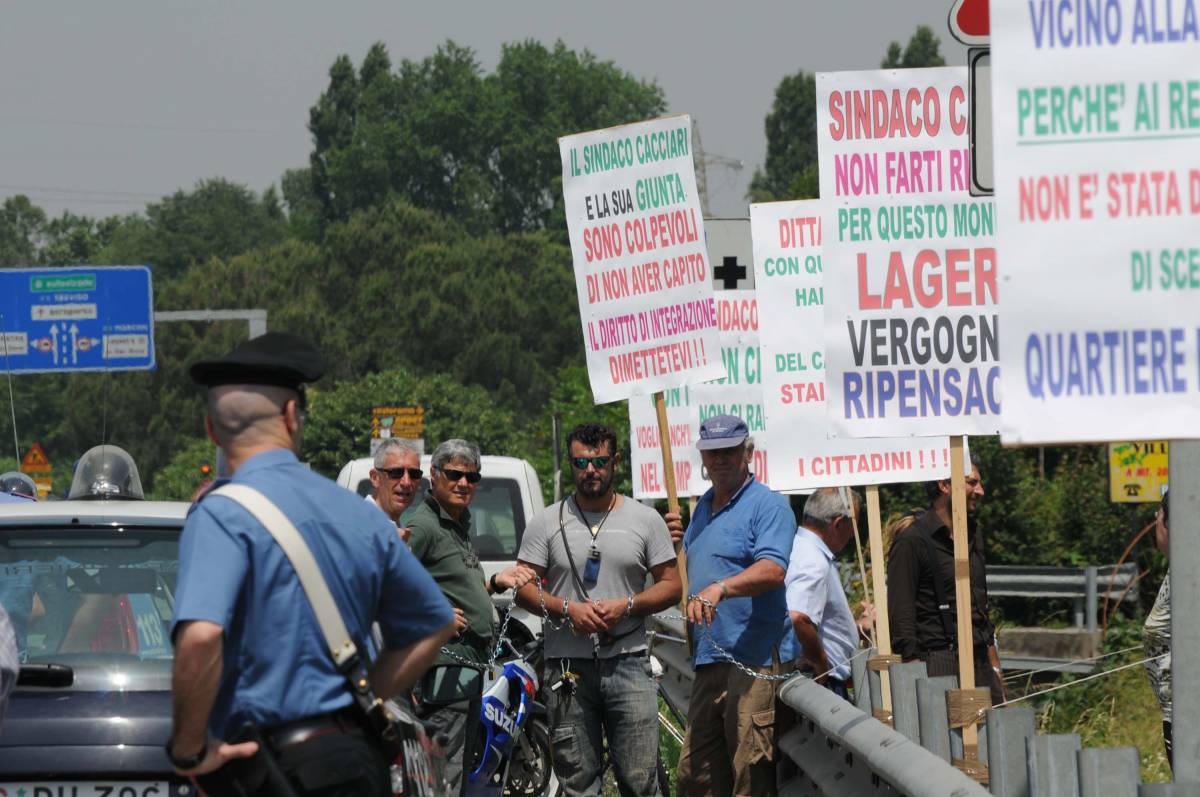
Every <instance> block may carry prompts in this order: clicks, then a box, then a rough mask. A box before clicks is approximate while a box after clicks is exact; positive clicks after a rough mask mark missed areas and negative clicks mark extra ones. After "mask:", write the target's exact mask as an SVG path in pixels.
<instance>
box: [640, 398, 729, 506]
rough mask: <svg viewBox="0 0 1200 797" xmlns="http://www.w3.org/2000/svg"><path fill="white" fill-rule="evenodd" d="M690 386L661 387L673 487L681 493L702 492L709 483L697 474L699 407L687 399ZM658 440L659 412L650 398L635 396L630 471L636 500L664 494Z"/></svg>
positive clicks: (665, 490) (665, 492) (663, 478)
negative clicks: (664, 406) (672, 470)
mask: <svg viewBox="0 0 1200 797" xmlns="http://www.w3.org/2000/svg"><path fill="white" fill-rule="evenodd" d="M690 390H691V389H690V388H687V387H677V388H672V389H670V390H664V391H663V399H664V401H665V403H666V407H667V433H668V435H669V436H670V440H671V455H672V457H671V458H672V466H673V467H674V472H675V489H676V491H677V492H676V494H677V495H679V496H683V497H686V496H691V495H702V494H703V493H704V491H705V490H707V489H708V487H709V483H708V482H707V481H704V480H702V479H701V478H700V452H699V451H698V450H696V440H697V439H698V438H699V435H700V432H699V430H700V420H699V415H698V413H699V409H698V408H697V407H696V406H695V405H693V404H692V403H691V401H690V398H689V394H690ZM659 440H660V437H659V431H658V414H657V412H656V411H655V407H654V401H653V399H652V398H651V397H650V396H634V397H633V398H631V399H630V400H629V458H630V465H629V472H630V478H631V479H632V480H633V497H634V498H637V499H638V500H641V499H643V498H651V499H659V498H666V497H667V481H666V478H665V476H664V473H663V457H662V449H661V445H660V442H659Z"/></svg>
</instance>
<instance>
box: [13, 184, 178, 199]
mask: <svg viewBox="0 0 1200 797" xmlns="http://www.w3.org/2000/svg"><path fill="white" fill-rule="evenodd" d="M0 191H37V192H40V193H46V192H52V193H56V194H84V195H87V194H103V195H104V196H125V197H138V198H145V199H159V198H161V197H164V196H166V194H163V193H154V192H150V191H118V190H115V189H112V190H110V189H107V188H55V187H53V186H48V185H5V184H0Z"/></svg>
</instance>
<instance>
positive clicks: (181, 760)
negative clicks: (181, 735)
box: [167, 736, 208, 772]
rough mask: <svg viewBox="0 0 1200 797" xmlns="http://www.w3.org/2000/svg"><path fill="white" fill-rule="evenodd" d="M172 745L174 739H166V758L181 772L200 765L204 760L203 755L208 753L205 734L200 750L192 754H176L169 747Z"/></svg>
mask: <svg viewBox="0 0 1200 797" xmlns="http://www.w3.org/2000/svg"><path fill="white" fill-rule="evenodd" d="M174 745H175V740H174V739H173V738H172V739H169V740H168V741H167V760H168V761H170V762H171V766H173V767H175V768H176V769H178V770H180V771H183V772H186V771H187V770H189V769H195V768H196V767H198V766H200V763H201V762H202V761H204V757H205V756H207V755H208V737H207V736H206V737H205V738H204V746H203V747H201V748H200V752H198V753H196V754H194V755H189V756H177V755H175V753H174V752H173V751H172V749H171V748H172V747H174Z"/></svg>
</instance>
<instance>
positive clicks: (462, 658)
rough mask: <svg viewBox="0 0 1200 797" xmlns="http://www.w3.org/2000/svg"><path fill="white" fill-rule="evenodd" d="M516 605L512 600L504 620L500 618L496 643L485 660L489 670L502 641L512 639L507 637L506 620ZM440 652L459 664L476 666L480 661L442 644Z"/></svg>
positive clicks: (500, 648)
mask: <svg viewBox="0 0 1200 797" xmlns="http://www.w3.org/2000/svg"><path fill="white" fill-rule="evenodd" d="M516 605H517V604H516V602H515V601H514V602H513V604H512V605H510V606H509V607H508V611H507V612H505V613H504V620H502V621H501V622H500V632H499V633H498V634H497V635H496V643H495V644H494V645H492V652H491V655H490V656H489V657H488V660H487V667H488V669H489V670H491V669H494V668H495V666H496V659H498V658H499V657H500V653H501V651H503V650H504V643H505V642H511V641H512V640H511V639H509V637H508V621H509V619H511V618H512V613H513V609H514V608H516ZM442 653H443V654H444V655H445V656H448V657H449V658H450V659H451V660H453V661H456V662H458V663H459V664H467V665H470V666H471V667H478V666H479V665H480V663H481V662H478V661H476V660H474V659H468V658H466V657H465V656H460V655H459V654H457V653H455V652H454V651H453V650H450V649H449V648H447V647H446V646H444V645H443V646H442Z"/></svg>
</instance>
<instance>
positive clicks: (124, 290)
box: [0, 266, 154, 373]
mask: <svg viewBox="0 0 1200 797" xmlns="http://www.w3.org/2000/svg"><path fill="white" fill-rule="evenodd" d="M153 319H154V294H153V291H152V289H151V285H150V269H149V268H147V267H146V266H88V267H82V266H81V267H70V268H46V269H27V268H14V269H0V370H3V369H10V370H11V371H12V372H13V373H46V372H61V371H130V370H153V369H154V320H153Z"/></svg>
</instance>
